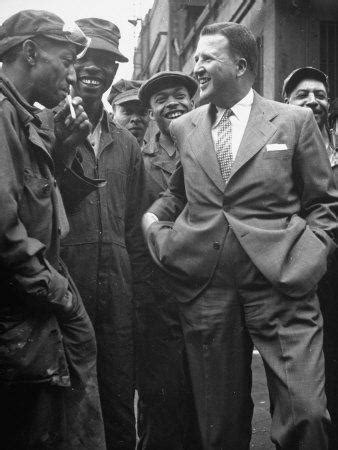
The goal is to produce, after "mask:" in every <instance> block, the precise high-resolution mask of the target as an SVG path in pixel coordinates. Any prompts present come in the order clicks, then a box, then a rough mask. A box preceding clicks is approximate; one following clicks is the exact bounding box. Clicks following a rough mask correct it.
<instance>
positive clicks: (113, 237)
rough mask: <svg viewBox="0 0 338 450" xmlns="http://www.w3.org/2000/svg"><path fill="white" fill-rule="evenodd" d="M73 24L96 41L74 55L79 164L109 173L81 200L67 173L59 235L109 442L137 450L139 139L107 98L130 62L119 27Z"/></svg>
mask: <svg viewBox="0 0 338 450" xmlns="http://www.w3.org/2000/svg"><path fill="white" fill-rule="evenodd" d="M76 23H77V24H78V26H79V27H80V28H81V29H82V31H83V32H84V33H85V34H86V35H87V36H89V37H90V38H91V45H90V47H89V49H88V50H87V53H86V54H85V55H84V57H83V58H81V59H79V60H78V61H77V64H76V73H77V83H76V85H75V93H76V94H77V95H79V96H81V97H82V99H83V105H84V108H85V110H86V112H87V114H88V117H89V119H90V121H91V123H92V124H93V131H92V133H91V134H90V135H89V138H88V140H87V141H86V142H85V143H84V144H82V145H81V146H79V147H77V149H76V150H77V159H76V164H77V165H78V166H79V165H81V166H82V169H83V172H84V175H85V176H86V177H87V178H88V179H93V178H99V179H104V180H106V184H105V186H103V187H101V189H96V190H94V191H92V192H91V193H89V194H88V195H86V196H83V198H82V200H81V201H76V199H75V197H76V194H79V189H77V187H76V186H78V185H76V184H75V177H74V184H72V183H71V182H68V183H66V182H65V181H66V179H64V183H63V185H62V188H63V191H62V192H63V196H64V198H65V204H66V208H67V213H68V218H69V222H70V233H69V235H68V236H67V238H66V239H64V240H63V242H62V255H63V258H64V260H65V261H66V262H67V264H68V267H69V270H70V272H71V274H72V275H73V277H74V279H75V281H76V283H77V285H78V288H79V290H80V292H81V294H82V296H83V300H84V303H85V307H86V309H87V311H88V314H89V316H90V318H91V320H92V323H93V325H94V329H95V333H96V339H97V348H98V358H97V366H98V381H99V389H100V395H101V403H102V413H103V419H104V425H105V432H106V442H107V448H108V449H114V450H122V449H123V450H127V449H128V450H134V448H135V440H136V437H135V418H134V391H135V389H134V341H133V308H132V270H131V269H133V273H134V275H135V273H136V269H137V260H138V256H139V250H140V248H141V247H143V239H142V233H141V232H140V227H139V225H140V215H141V211H142V209H141V208H142V204H143V201H142V198H143V193H144V166H143V161H142V156H141V151H140V148H139V146H138V144H137V141H136V139H135V138H134V137H133V136H132V135H131V134H130V133H129V132H128V131H127V130H125V129H124V128H122V127H121V126H119V125H117V124H116V123H115V122H114V121H113V119H112V117H111V115H110V114H109V113H107V111H106V110H105V109H104V107H103V103H102V94H103V93H104V92H105V91H107V90H108V89H109V87H110V86H111V84H112V81H113V79H114V76H115V73H116V70H117V67H118V62H119V61H120V62H126V61H127V58H125V57H124V56H123V55H122V54H121V52H120V51H119V49H118V44H119V39H120V32H119V29H118V28H117V27H116V26H115V25H114V24H113V23H111V22H109V21H106V20H103V19H97V18H88V19H81V20H78V21H77V22H76ZM72 169H74V170H75V163H74V165H73V166H72ZM68 181H69V179H68Z"/></svg>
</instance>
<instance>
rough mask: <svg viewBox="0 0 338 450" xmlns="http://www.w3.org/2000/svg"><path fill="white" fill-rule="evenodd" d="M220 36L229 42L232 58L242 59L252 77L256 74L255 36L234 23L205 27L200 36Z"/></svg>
mask: <svg viewBox="0 0 338 450" xmlns="http://www.w3.org/2000/svg"><path fill="white" fill-rule="evenodd" d="M213 34H220V35H222V36H224V37H226V38H227V39H228V41H229V48H230V51H231V53H232V54H233V56H237V57H239V58H244V59H245V60H246V62H247V64H248V68H249V70H250V71H251V72H253V74H254V75H256V73H257V59H258V48H257V42H256V39H255V36H254V35H253V34H252V33H251V31H250V30H249V29H248V28H246V27H245V26H244V25H241V24H239V23H236V22H219V23H212V24H210V25H205V26H204V27H203V28H202V31H201V36H207V35H213Z"/></svg>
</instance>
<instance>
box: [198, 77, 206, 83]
mask: <svg viewBox="0 0 338 450" xmlns="http://www.w3.org/2000/svg"><path fill="white" fill-rule="evenodd" d="M198 81H199V83H200V84H205V83H207V82H208V81H209V78H199V79H198Z"/></svg>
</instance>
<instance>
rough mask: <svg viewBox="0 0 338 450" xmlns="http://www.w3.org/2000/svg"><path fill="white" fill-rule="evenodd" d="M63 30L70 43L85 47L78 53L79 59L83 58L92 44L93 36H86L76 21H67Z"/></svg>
mask: <svg viewBox="0 0 338 450" xmlns="http://www.w3.org/2000/svg"><path fill="white" fill-rule="evenodd" d="M63 32H64V35H65V36H66V38H67V39H68V41H69V42H70V43H72V44H75V45H77V46H81V47H83V50H82V51H81V52H80V53H78V54H77V59H80V58H83V57H84V55H85V54H86V52H87V50H88V48H89V46H90V43H91V38H90V37H88V36H86V35H85V34H84V32H83V31H82V30H81V28H80V27H79V26H78V25H77V24H76V23H75V22H65V24H64V25H63Z"/></svg>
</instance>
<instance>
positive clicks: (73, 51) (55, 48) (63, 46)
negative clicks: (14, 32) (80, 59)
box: [32, 36, 77, 61]
mask: <svg viewBox="0 0 338 450" xmlns="http://www.w3.org/2000/svg"><path fill="white" fill-rule="evenodd" d="M32 40H33V41H34V42H36V43H37V45H38V46H39V47H41V48H42V49H43V50H45V51H47V52H48V53H50V54H54V55H56V56H59V57H67V58H72V59H73V60H74V61H75V60H76V57H77V48H76V45H75V44H72V43H70V42H61V41H56V40H54V39H50V38H47V37H45V36H38V37H34V38H33V39H32Z"/></svg>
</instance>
